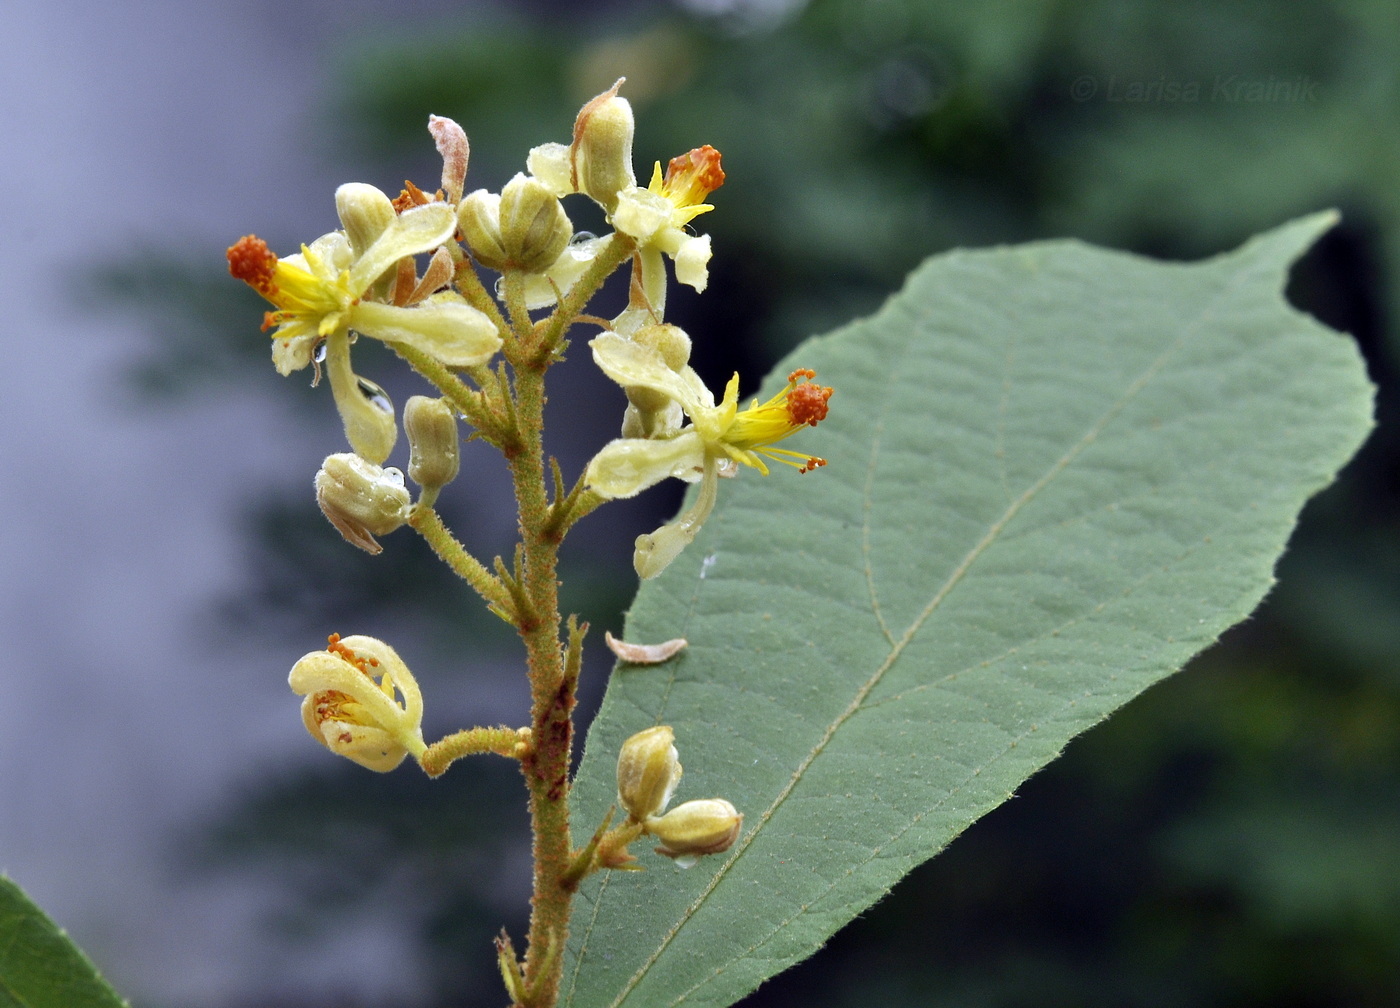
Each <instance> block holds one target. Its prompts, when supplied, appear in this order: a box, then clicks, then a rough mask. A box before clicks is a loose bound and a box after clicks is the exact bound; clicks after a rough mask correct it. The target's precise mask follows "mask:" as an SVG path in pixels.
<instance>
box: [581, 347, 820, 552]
mask: <svg viewBox="0 0 1400 1008" xmlns="http://www.w3.org/2000/svg"><path fill="white" fill-rule="evenodd" d="M590 345H591V346H592V347H593V359H594V361H596V362H597V364H598V366H599V367H600V368H602V370H603V373H604V374H606V375H607V376H608V377H609V378H611V379H612V380H613V381H615V382H617V383H618V384H620V385H622V386H623V387H624V388H644V389H651V390H653V391H656V392H660V393H663V394H664V395H667V396H670V397H671V399H672V400H673V401H675V402H676V403H677V404H678V405H679V406H680V408H681V409H682V410H683V411H684V412H685V415H686V416H688V417H689V418H690V424H689V425H687V426H686V427H683V428H681V429H680V430H679V431H678V432H676V433H674V434H672V435H669V436H666V437H656V438H626V437H624V438H617V439H616V440H614V441H611V442H609V443H608V444H606V445H604V446H603V449H602V450H601V451H600V452H598V454H597V455H595V456H594V457H593V460H592V461H591V462H589V464H588V471H587V473H586V479H587V484H588V488H589V489H590V490H593V491H595V492H596V493H598V494H601V495H602V496H604V497H608V498H617V497H631V496H633V495H634V494H638V493H640V492H641V491H643V490H645V489H646V488H647V487H650V486H653V485H655V484H657V483H660V482H661V481H662V480H664V479H666V478H667V477H668V476H674V477H677V478H678V479H683V480H686V481H687V482H693V481H695V480H697V479H699V480H702V483H701V486H700V494H699V496H698V497H697V498H696V500H695V504H694V505H693V506H692V507H691V509H690V510H689V511H687V512H685V513H684V514H683V515H681V516H680V517H679V518H677V519H676V520H675V521H673V522H670V523H669V524H666V525H663V526H662V527H661V528H659V529H657V530H656V531H655V532H653V533H650V534H649V535H642V536H638V537H637V543H636V553H635V555H634V556H633V565H634V566H635V567H636V569H637V573H638V574H640V575H641V576H642V577H643V578H652V577H655V576H656V575H657V574H659V573H661V571H663V570H665V569H666V567H667V566H668V565H669V564H670V563H671V561H672V560H674V559H675V558H676V557H677V556H679V555H680V552H681V550H683V549H684V548H685V547H686V546H687V545H689V544H690V543H691V542H693V541H694V539H695V536H696V533H697V532H699V530H700V526H701V525H702V524H704V521H705V519H706V518H707V517H709V514H710V511H711V510H712V509H713V507H714V504H715V499H716V495H717V484H718V478H719V476H720V475H721V474H723V475H732V472H723V473H722V470H724V469H728V470H735V469H737V465H746V466H749V467H750V468H753V469H757V470H758V471H759V472H761V473H763V474H764V475H765V476H766V475H767V474H768V466H767V465H766V464H765V462H764V458H765V457H766V458H768V459H770V460H772V461H774V462H782V463H784V464H785V465H790V466H793V467H794V468H796V469H797V470H798V471H799V472H804V473H805V472H809V471H811V470H812V469H815V468H817V467H818V466H823V465H826V460H825V459H822V458H818V457H816V456H814V455H807V454H804V453H802V452H796V451H790V450H788V449H786V448H775V447H773V446H774V444H775V443H776V442H778V441H782V440H784V439H785V438H787V437H790V436H791V435H793V434H795V433H797V431H799V430H801V429H802V428H803V427H809V426H810V427H815V426H816V425H817V424H818V423H819V422H820V421H822V420H823V419H825V417H826V414H827V400H829V399H830V398H831V393H832V390H831V389H830V388H828V387H826V386H824V385H817V384H814V383H813V382H812V381H811V379H812V378H814V377H816V373H815V372H813V371H809V370H806V369H798V370H796V371H793V372H792V373H791V374H790V375H788V382H787V385H786V386H785V387H784V388H783V390H782V391H780V392H779V393H778V394H777V395H775V396H773V398H771V399H769V400H768V401H767V402H765V403H762V404H760V403H759V402H758V400H756V399H755V400H754V401H753V402H752V404H750V406H749V407H748V408H747V409H743V410H741V409H739V376H738V375H737V374H736V375H734V377H733V378H731V379H730V380H729V384H728V385H727V386H726V387H725V390H724V398H723V399H721V400H720V401H719V403H716V402H715V399H714V396H713V395H712V394H711V393H710V390H709V389H708V388H706V387H705V384H704V382H702V381H701V380H700V377H699V375H697V374H696V373H695V371H694V370H693V369H691V368H690V367H688V366H683V367H681V368H679V369H672V368H671V367H670V366H668V365H667V363H666V361H665V359H664V358H663V357H662V356H661V354H660V353H659V352H658V351H657V350H655V349H653V348H652V347H649V346H646V345H644V344H642V343H638V342H635V341H633V340H629V339H625V338H623V337H622V336H619V335H617V334H616V333H604V334H603V335H601V336H598V337H596V338H595V339H594V340H593V341H592V343H591V344H590ZM736 463H737V465H736Z"/></svg>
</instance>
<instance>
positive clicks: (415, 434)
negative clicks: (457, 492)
mask: <svg viewBox="0 0 1400 1008" xmlns="http://www.w3.org/2000/svg"><path fill="white" fill-rule="evenodd" d="M403 429H404V433H406V434H407V435H408V475H409V478H410V479H412V480H413V482H415V483H417V484H418V485H419V486H421V487H423V488H424V489H425V490H427V489H432V490H436V489H438V488H439V487H442V486H445V485H446V484H448V483H451V482H452V481H453V480H454V479H456V478H457V470H458V468H459V467H460V465H461V458H462V453H461V440H460V438H459V437H458V434H457V418H456V417H455V416H454V415H453V413H452V407H450V406H448V405H447V403H445V402H443V401H442V400H441V399H430V398H429V397H428V396H418V395H416V396H410V397H409V400H408V402H407V403H405V404H404V408H403Z"/></svg>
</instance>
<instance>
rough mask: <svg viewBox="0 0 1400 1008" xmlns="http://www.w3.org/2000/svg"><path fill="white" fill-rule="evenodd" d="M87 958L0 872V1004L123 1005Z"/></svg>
mask: <svg viewBox="0 0 1400 1008" xmlns="http://www.w3.org/2000/svg"><path fill="white" fill-rule="evenodd" d="M125 1006H126V1002H125V1001H123V1000H122V999H121V998H120V997H118V996H117V995H116V993H115V992H114V991H113V990H112V988H111V987H109V986H107V982H106V981H105V980H103V979H102V977H101V976H100V975H98V972H97V969H96V968H95V967H94V966H93V965H92V963H91V962H90V961H89V960H88V958H87V956H85V955H83V953H82V952H81V951H80V950H79V949H78V947H77V946H76V945H74V944H73V943H72V942H71V941H70V940H69V938H68V936H67V935H66V934H64V933H63V932H62V931H60V930H59V929H58V928H57V927H55V926H54V923H53V921H51V920H49V919H48V917H46V916H44V912H43V911H42V910H40V909H39V908H38V907H36V906H35V905H34V904H33V903H31V902H30V901H29V897H27V896H25V895H24V892H23V891H22V890H21V889H20V887H19V886H17V885H15V884H14V883H13V882H11V881H10V880H9V879H7V878H5V877H3V876H0V1008H125Z"/></svg>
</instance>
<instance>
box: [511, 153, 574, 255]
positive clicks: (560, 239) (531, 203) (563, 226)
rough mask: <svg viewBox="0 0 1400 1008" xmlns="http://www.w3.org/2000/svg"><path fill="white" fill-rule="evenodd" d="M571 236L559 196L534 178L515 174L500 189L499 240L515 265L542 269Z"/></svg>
mask: <svg viewBox="0 0 1400 1008" xmlns="http://www.w3.org/2000/svg"><path fill="white" fill-rule="evenodd" d="M573 236H574V228H573V225H572V224H570V223H569V216H568V214H566V213H564V205H563V204H562V203H560V202H559V197H557V196H555V195H554V194H553V193H552V192H550V191H549V190H548V189H546V188H545V187H544V186H543V185H541V184H540V183H539V182H537V181H536V180H535V179H532V178H530V177H528V176H526V175H519V174H517V175H516V176H515V178H513V179H511V180H510V181H509V182H507V183H506V187H505V188H504V189H502V190H501V242H502V244H503V245H504V246H505V249H506V254H507V255H508V256H509V257H510V260H511V263H512V265H513V266H514V267H515V268H516V269H519V270H524V271H525V272H527V273H540V272H543V271H544V270H546V269H548V268H549V267H550V266H553V265H554V263H555V260H557V259H558V258H559V257H560V256H561V255H563V254H564V249H565V248H566V247H567V246H568V244H569V239H571V238H572V237H573Z"/></svg>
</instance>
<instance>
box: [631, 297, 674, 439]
mask: <svg viewBox="0 0 1400 1008" xmlns="http://www.w3.org/2000/svg"><path fill="white" fill-rule="evenodd" d="M632 341H633V342H634V343H638V344H640V345H641V346H644V347H647V348H648V349H651V350H655V351H656V353H657V355H658V356H659V357H660V358H661V360H662V361H664V362H665V364H666V367H668V368H670V369H671V370H672V371H680V369H681V368H683V367H685V366H686V364H687V363H688V362H689V361H690V337H689V336H687V335H686V333H685V330H684V329H682V328H681V327H680V326H673V325H668V324H666V323H660V324H653V325H646V326H642V327H641V328H640V329H638V330H637V331H636V332H635V333H634V334H633V335H632ZM625 391H626V393H627V401H628V402H629V403H631V404H632V405H633V406H635V407H636V408H637V410H638V412H639V413H641V414H642V417H641V419H642V427H643V428H644V429H646V428H650V427H653V426H656V425H655V424H654V423H653V422H652V420H651V418H650V416H649V414H662V413H663V411H665V410H666V408H667V407H668V406H670V405H672V404H673V403H674V402H675V400H673V399H672V398H671V397H670V396H669V395H667V394H666V393H665V392H662V391H661V390H660V389H655V388H647V387H646V386H643V385H629V386H626V387H625ZM624 436H625V435H624ZM643 436H648V435H643Z"/></svg>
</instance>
